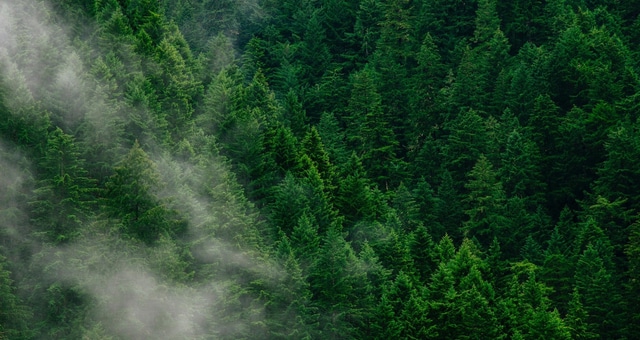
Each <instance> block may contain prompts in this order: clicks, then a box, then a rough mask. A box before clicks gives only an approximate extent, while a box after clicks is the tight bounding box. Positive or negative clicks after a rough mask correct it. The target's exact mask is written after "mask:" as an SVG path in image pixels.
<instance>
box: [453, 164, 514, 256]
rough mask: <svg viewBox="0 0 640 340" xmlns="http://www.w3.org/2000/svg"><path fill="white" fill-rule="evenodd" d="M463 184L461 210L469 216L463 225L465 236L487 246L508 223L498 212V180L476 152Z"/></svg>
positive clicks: (500, 194)
mask: <svg viewBox="0 0 640 340" xmlns="http://www.w3.org/2000/svg"><path fill="white" fill-rule="evenodd" d="M465 187H466V188H467V189H468V190H469V195H468V196H467V198H466V199H465V203H466V206H467V209H466V210H465V214H466V215H467V216H468V217H469V219H468V221H466V222H465V223H464V225H463V228H464V233H465V236H466V237H477V238H478V239H479V240H480V241H481V242H482V244H484V245H485V246H488V244H489V242H490V240H492V239H493V237H494V236H498V237H501V238H502V236H503V230H506V228H507V227H508V224H507V221H506V218H505V216H504V214H503V212H502V207H503V206H504V201H505V195H504V191H503V190H502V183H501V182H499V181H498V179H497V178H496V173H495V172H494V170H493V166H492V165H491V163H489V160H487V158H486V157H485V156H484V155H481V156H480V159H478V162H477V163H476V165H475V166H474V167H473V169H472V170H471V172H470V173H469V182H468V183H467V184H466V185H465ZM501 243H502V242H501Z"/></svg>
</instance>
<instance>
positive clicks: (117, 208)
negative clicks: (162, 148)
mask: <svg viewBox="0 0 640 340" xmlns="http://www.w3.org/2000/svg"><path fill="white" fill-rule="evenodd" d="M160 186H161V181H160V176H159V174H158V172H157V170H156V166H155V163H154V162H153V161H152V160H151V159H150V158H149V156H148V155H147V153H145V152H144V150H142V148H140V145H139V144H138V142H137V141H136V142H135V143H134V144H133V147H132V148H131V150H129V153H128V154H127V155H126V156H125V157H124V159H123V160H122V161H120V163H119V164H118V165H117V166H116V167H115V168H114V174H113V175H112V176H111V177H110V178H109V180H108V181H107V183H106V184H105V187H106V191H105V197H104V199H103V201H102V203H103V205H104V209H105V212H106V213H107V215H108V216H109V217H113V218H117V219H119V220H120V223H121V231H122V233H123V234H125V235H128V236H130V237H134V238H137V239H139V240H141V241H143V242H146V243H149V244H151V243H153V242H154V241H156V240H157V239H158V237H159V236H160V234H161V233H167V234H169V235H177V234H180V233H181V232H182V231H183V230H184V228H185V225H184V222H183V221H182V220H181V219H180V218H179V216H176V212H174V211H171V210H170V209H168V208H166V207H165V206H164V205H163V204H162V202H161V201H160V200H159V199H157V198H156V197H155V195H154V193H155V192H156V191H157V190H159V189H160Z"/></svg>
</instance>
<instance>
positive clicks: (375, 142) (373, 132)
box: [347, 66, 400, 189]
mask: <svg viewBox="0 0 640 340" xmlns="http://www.w3.org/2000/svg"><path fill="white" fill-rule="evenodd" d="M376 77H377V76H376V73H375V71H374V70H373V68H372V67H370V66H365V68H364V69H363V70H362V71H359V72H357V73H355V74H354V75H353V77H352V80H351V83H352V90H351V98H350V100H349V106H348V107H347V112H348V113H349V116H348V119H347V121H348V123H349V125H348V126H349V127H350V129H349V130H347V136H348V141H349V144H350V145H351V147H352V148H353V150H354V151H355V152H356V154H357V155H358V156H359V157H361V158H362V162H363V164H364V166H365V168H366V169H367V172H368V173H369V176H370V177H371V178H372V179H373V180H374V181H375V182H376V183H377V184H378V185H379V186H380V187H381V188H385V189H388V188H389V187H390V186H391V187H393V186H394V184H395V183H396V182H397V181H398V179H399V176H398V175H399V174H398V171H397V170H396V168H397V167H399V166H400V160H399V159H398V158H397V147H398V141H397V140H396V137H395V133H394V131H393V129H392V127H391V125H390V124H391V122H390V121H389V117H388V114H387V113H385V112H384V111H383V106H382V97H381V96H380V94H379V93H378V89H377V87H376V81H377V79H376Z"/></svg>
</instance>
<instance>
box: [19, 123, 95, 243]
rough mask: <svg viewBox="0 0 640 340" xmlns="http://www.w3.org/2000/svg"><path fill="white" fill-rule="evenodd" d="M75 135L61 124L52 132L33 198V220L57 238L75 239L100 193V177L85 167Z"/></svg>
mask: <svg viewBox="0 0 640 340" xmlns="http://www.w3.org/2000/svg"><path fill="white" fill-rule="evenodd" d="M83 166H84V160H83V159H82V158H81V156H80V152H79V150H78V147H77V146H76V145H75V141H74V138H73V137H72V136H70V135H67V134H65V133H64V132H63V131H62V130H61V129H60V128H57V129H56V130H54V131H53V132H52V133H50V134H49V137H48V140H47V148H46V151H45V156H44V159H43V160H42V162H41V165H40V167H41V168H42V175H41V178H42V179H41V180H40V181H39V183H38V186H37V188H36V189H35V190H34V200H33V201H32V202H30V205H31V210H32V214H33V217H32V220H33V222H34V224H35V225H36V226H37V227H38V229H39V231H40V232H42V233H43V234H44V235H46V236H47V239H48V240H50V241H54V242H66V241H70V240H73V239H74V238H76V237H77V236H78V235H79V234H80V233H81V227H82V224H83V222H85V221H86V220H87V218H88V217H89V216H90V214H91V213H90V210H91V208H92V207H94V203H95V196H96V193H97V188H96V181H95V180H93V179H91V178H89V177H88V174H87V171H86V170H85V169H84V168H83Z"/></svg>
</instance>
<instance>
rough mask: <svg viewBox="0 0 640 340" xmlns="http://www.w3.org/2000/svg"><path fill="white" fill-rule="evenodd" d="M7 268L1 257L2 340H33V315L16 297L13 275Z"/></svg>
mask: <svg viewBox="0 0 640 340" xmlns="http://www.w3.org/2000/svg"><path fill="white" fill-rule="evenodd" d="M5 267H6V259H5V258H4V257H3V256H2V255H0V311H1V312H0V339H31V338H32V337H33V336H34V334H33V332H34V331H33V329H32V330H31V331H30V330H29V322H30V320H31V318H32V315H31V313H30V311H29V309H28V308H26V306H24V305H23V304H22V301H20V298H18V296H16V287H15V286H14V284H13V281H12V280H11V273H10V272H9V271H8V270H7V269H6V268H5Z"/></svg>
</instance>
